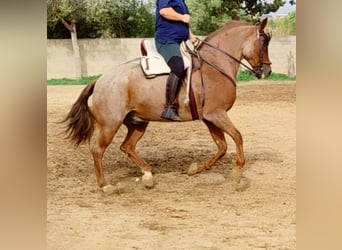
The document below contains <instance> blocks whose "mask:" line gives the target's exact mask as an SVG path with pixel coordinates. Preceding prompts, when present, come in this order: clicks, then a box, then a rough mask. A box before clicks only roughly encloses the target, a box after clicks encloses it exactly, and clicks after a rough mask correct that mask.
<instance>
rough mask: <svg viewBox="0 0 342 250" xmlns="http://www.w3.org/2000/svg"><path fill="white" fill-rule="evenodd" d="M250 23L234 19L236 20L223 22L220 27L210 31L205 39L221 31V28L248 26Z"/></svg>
mask: <svg viewBox="0 0 342 250" xmlns="http://www.w3.org/2000/svg"><path fill="white" fill-rule="evenodd" d="M250 25H252V24H251V23H248V22H245V21H236V20H231V21H229V22H228V23H226V24H224V25H223V26H222V27H221V28H220V29H218V30H216V31H214V32H212V33H210V34H209V35H208V36H207V37H206V39H205V41H208V40H210V38H212V37H214V36H215V35H216V34H217V33H221V32H222V31H223V30H230V29H233V28H235V27H239V26H250Z"/></svg>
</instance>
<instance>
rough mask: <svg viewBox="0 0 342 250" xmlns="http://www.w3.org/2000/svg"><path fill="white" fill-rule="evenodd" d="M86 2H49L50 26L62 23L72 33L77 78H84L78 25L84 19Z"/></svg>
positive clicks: (70, 0)
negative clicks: (78, 40)
mask: <svg viewBox="0 0 342 250" xmlns="http://www.w3.org/2000/svg"><path fill="white" fill-rule="evenodd" d="M85 10H86V7H85V1H79V0H76V1H74V0H47V19H48V26H50V27H54V26H55V25H56V24H58V23H59V22H61V23H62V24H63V25H64V27H65V28H67V30H68V31H69V32H70V35H71V41H72V47H73V50H74V57H75V77H76V78H81V77H82V67H81V56H80V50H79V46H78V42H77V30H76V24H77V22H78V21H80V20H83V19H84V15H85Z"/></svg>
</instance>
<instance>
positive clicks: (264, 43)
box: [188, 31, 271, 86]
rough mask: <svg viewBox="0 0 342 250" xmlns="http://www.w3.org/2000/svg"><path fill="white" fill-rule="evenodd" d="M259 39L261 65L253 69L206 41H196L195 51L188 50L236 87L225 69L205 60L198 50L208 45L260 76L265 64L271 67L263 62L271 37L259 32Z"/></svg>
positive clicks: (268, 63) (269, 63)
mask: <svg viewBox="0 0 342 250" xmlns="http://www.w3.org/2000/svg"><path fill="white" fill-rule="evenodd" d="M261 36H264V37H265V38H264V41H261V39H260V37H261ZM257 39H258V41H259V64H258V65H256V66H254V67H253V68H251V67H250V66H248V65H246V64H245V63H243V62H242V61H241V60H239V59H237V58H235V57H234V56H232V55H231V54H229V53H227V52H226V51H224V50H222V49H220V48H218V47H216V46H214V45H212V44H210V43H208V42H207V41H205V40H201V39H200V38H197V40H198V41H196V42H195V43H197V44H198V45H197V46H196V45H195V49H193V50H191V49H188V51H189V53H190V54H192V55H194V56H196V57H197V58H198V59H199V60H200V61H203V62H205V63H206V64H208V65H210V66H211V67H213V68H214V69H216V70H217V71H219V72H220V73H221V74H223V75H224V76H225V77H227V78H228V79H229V80H231V82H232V83H233V85H234V86H236V83H235V80H234V79H233V77H231V76H230V75H228V74H227V73H226V72H224V70H223V69H221V68H220V67H219V66H217V65H216V64H214V63H211V62H209V61H208V60H206V59H205V58H203V56H202V55H201V54H200V51H199V50H197V49H198V48H199V47H200V46H201V45H202V44H204V45H207V46H209V47H211V48H213V49H215V50H217V51H219V52H221V53H222V54H224V55H226V56H228V57H230V58H231V59H233V60H234V61H235V62H237V63H239V64H241V65H242V66H244V67H245V68H246V69H248V70H249V71H250V72H252V73H253V74H254V75H257V74H259V73H260V72H262V71H263V64H267V65H271V62H270V61H267V62H264V61H263V51H264V46H267V45H268V42H269V40H270V35H267V34H266V33H265V32H264V31H262V32H259V31H257Z"/></svg>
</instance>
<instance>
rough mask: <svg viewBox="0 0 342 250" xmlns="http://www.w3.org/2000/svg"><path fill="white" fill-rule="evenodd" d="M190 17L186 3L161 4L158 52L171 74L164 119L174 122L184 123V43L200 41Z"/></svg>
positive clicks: (181, 0) (159, 0)
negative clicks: (181, 113) (181, 100)
mask: <svg viewBox="0 0 342 250" xmlns="http://www.w3.org/2000/svg"><path fill="white" fill-rule="evenodd" d="M189 21H190V15H189V10H188V7H187V6H186V4H185V0H157V3H156V22H155V43H156V48H157V50H158V52H159V53H160V54H161V55H162V56H163V58H164V59H165V61H166V63H167V65H168V66H169V67H170V69H171V73H170V75H169V76H168V79H167V81H166V92H165V97H166V105H165V109H164V111H163V112H162V113H161V115H160V117H162V118H164V119H168V120H172V121H180V120H181V119H180V117H179V116H178V104H177V101H176V98H177V95H178V92H179V88H180V87H179V82H180V81H181V78H182V76H183V73H184V62H183V58H182V55H181V51H180V44H181V42H182V41H185V40H187V39H190V41H191V42H194V41H195V40H196V37H195V36H194V35H193V34H192V32H191V31H190V29H189Z"/></svg>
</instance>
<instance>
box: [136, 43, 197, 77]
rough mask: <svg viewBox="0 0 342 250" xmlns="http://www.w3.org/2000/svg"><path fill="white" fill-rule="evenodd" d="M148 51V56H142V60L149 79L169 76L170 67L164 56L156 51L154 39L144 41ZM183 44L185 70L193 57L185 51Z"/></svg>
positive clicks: (141, 62)
mask: <svg viewBox="0 0 342 250" xmlns="http://www.w3.org/2000/svg"><path fill="white" fill-rule="evenodd" d="M142 43H143V44H144V48H145V49H146V52H147V56H142V57H141V60H140V65H141V68H142V70H143V72H144V74H145V76H146V77H147V78H153V77H155V76H157V75H162V74H169V73H170V71H171V70H170V67H169V66H168V65H167V63H166V62H165V60H164V58H163V57H162V55H160V54H159V53H158V51H157V49H156V46H155V43H154V40H153V39H144V40H143V41H142ZM184 47H185V46H183V44H182V45H181V52H182V56H183V61H184V70H185V69H187V68H188V67H189V66H190V65H191V61H190V60H191V56H190V55H189V54H188V53H187V52H186V51H185V50H184Z"/></svg>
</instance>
